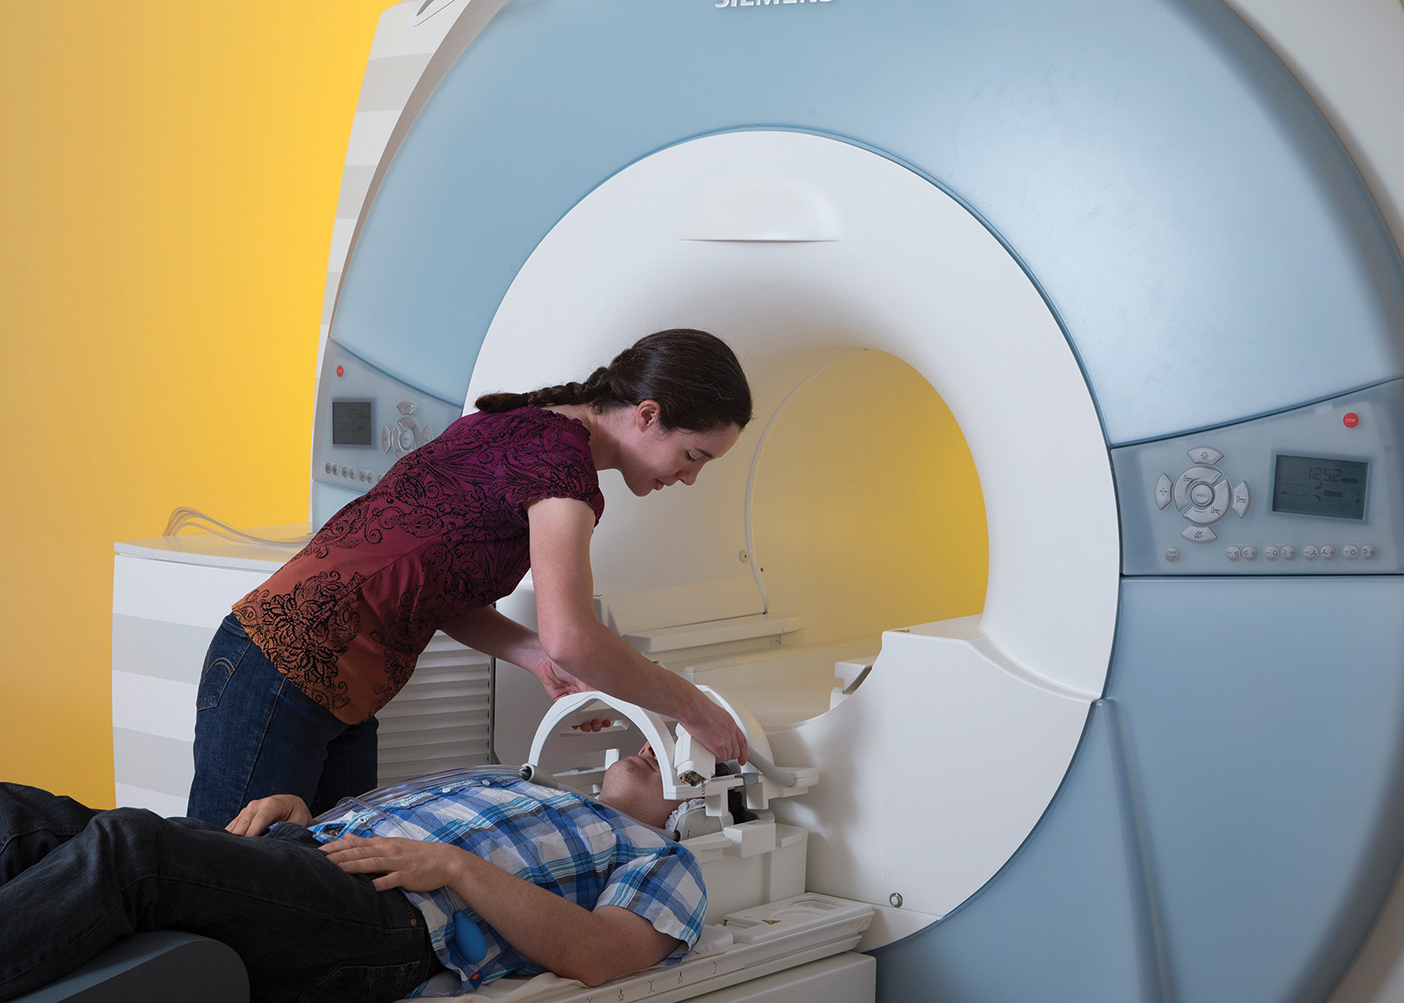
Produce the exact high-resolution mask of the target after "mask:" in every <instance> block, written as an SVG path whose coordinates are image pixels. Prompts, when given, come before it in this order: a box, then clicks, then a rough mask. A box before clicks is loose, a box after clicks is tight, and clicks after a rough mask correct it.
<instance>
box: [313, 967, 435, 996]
mask: <svg viewBox="0 0 1404 1003" xmlns="http://www.w3.org/2000/svg"><path fill="white" fill-rule="evenodd" d="M427 969H428V966H427V965H426V964H424V963H423V962H421V961H412V962H410V963H408V964H404V965H341V966H340V967H338V968H337V969H336V971H335V972H333V973H332V974H331V975H330V976H329V977H328V978H327V979H325V980H324V981H322V982H319V983H318V984H317V985H316V986H314V987H313V988H312V989H311V990H309V991H308V992H305V993H303V994H301V995H300V996H298V997H297V999H298V1003H351V1001H353V1000H364V1001H366V1003H371V1001H375V1003H390V1001H392V1000H398V999H402V998H403V997H404V995H405V993H407V992H409V991H410V990H411V989H413V988H414V987H415V986H417V985H419V984H420V983H421V982H423V981H424V980H425V979H426V978H427V977H428V972H427Z"/></svg>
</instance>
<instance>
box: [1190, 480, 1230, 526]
mask: <svg viewBox="0 0 1404 1003" xmlns="http://www.w3.org/2000/svg"><path fill="white" fill-rule="evenodd" d="M1206 494H1207V495H1208V497H1207V498H1205V500H1204V502H1203V503H1202V504H1195V505H1191V506H1190V507H1189V508H1187V509H1185V510H1184V512H1183V513H1181V514H1182V515H1184V517H1185V518H1186V519H1188V520H1189V521H1190V522H1194V523H1198V524H1199V525H1201V526H1203V525H1207V524H1208V523H1211V522H1218V521H1219V520H1220V519H1222V518H1223V517H1224V516H1225V515H1226V514H1227V513H1228V504H1229V486H1228V481H1227V480H1222V481H1220V482H1219V483H1218V484H1216V485H1214V488H1213V490H1210V488H1209V485H1207V484H1205V483H1204V482H1203V481H1197V482H1196V483H1195V485H1194V487H1193V488H1191V489H1190V496H1191V500H1192V501H1196V502H1197V501H1198V498H1204V496H1205V495H1206Z"/></svg>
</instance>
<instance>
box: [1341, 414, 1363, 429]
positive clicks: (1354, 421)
mask: <svg viewBox="0 0 1404 1003" xmlns="http://www.w3.org/2000/svg"><path fill="white" fill-rule="evenodd" d="M1341 424H1343V425H1345V427H1346V428H1354V427H1355V426H1356V425H1359V424H1360V415H1358V414H1356V413H1355V412H1354V411H1347V412H1346V414H1345V417H1343V418H1342V419H1341Z"/></svg>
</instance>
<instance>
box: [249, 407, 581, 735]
mask: <svg viewBox="0 0 1404 1003" xmlns="http://www.w3.org/2000/svg"><path fill="white" fill-rule="evenodd" d="M589 441H590V433H589V431H588V430H587V429H586V428H585V426H584V425H582V424H581V423H580V422H578V421H576V420H575V419H573V418H566V417H564V416H563V415H559V414H556V413H555V412H552V411H544V410H541V409H538V408H534V407H522V408H517V409H516V410H515V411H508V412H506V413H504V414H484V413H481V412H479V413H475V414H470V415H465V416H464V417H462V418H460V419H458V420H457V421H455V422H454V423H453V424H452V425H450V426H449V427H448V428H447V429H445V430H444V432H443V433H442V434H441V435H439V437H438V438H437V439H434V440H433V441H431V442H429V443H426V444H425V445H424V446H421V447H420V448H419V449H416V450H415V451H414V452H412V453H409V454H408V455H406V456H405V457H403V458H402V459H401V460H400V461H399V462H398V463H396V464H395V465H394V466H393V467H391V468H390V471H389V473H387V474H386V475H385V476H384V477H383V478H382V479H381V480H380V482H379V483H377V484H376V485H375V487H373V488H371V489H370V490H369V491H368V492H366V493H365V494H364V495H362V496H361V497H360V498H357V499H356V500H355V501H353V502H350V503H349V504H347V506H346V507H345V508H343V509H342V510H341V511H340V512H338V513H337V514H336V515H335V516H333V517H332V518H331V520H330V521H329V522H328V523H327V524H326V525H325V526H323V527H322V529H321V531H320V532H318V533H317V535H316V536H314V537H313V538H312V541H311V542H310V543H308V544H307V546H306V547H304V548H303V549H302V551H301V552H300V553H298V555H297V556H296V557H294V558H293V559H292V560H290V561H288V563H287V564H285V565H283V567H282V568H280V569H279V570H278V571H277V572H276V573H275V574H274V575H273V577H272V578H270V579H268V581H266V582H264V583H263V585H262V586H260V587H259V588H257V589H254V591H252V592H250V593H249V594H248V595H246V596H245V597H244V598H243V599H240V600H239V601H238V602H237V603H235V604H234V607H233V608H234V614H235V615H236V616H237V617H238V618H239V622H240V623H242V624H243V625H244V629H245V630H246V631H248V633H249V636H250V637H251V638H252V639H253V641H254V643H255V644H257V645H258V647H259V649H260V650H261V651H262V652H263V653H264V654H265V655H267V656H268V659H269V660H270V661H271V662H272V663H273V664H274V666H276V667H277V669H278V671H279V672H281V673H283V674H284V675H285V676H287V677H288V679H290V680H291V681H292V682H293V683H294V684H296V686H297V687H298V689H300V690H302V692H304V693H306V694H307V695H308V696H309V697H311V698H312V699H313V700H315V701H317V703H319V704H321V705H322V706H323V707H325V708H326V709H327V710H329V711H331V712H332V713H333V714H335V715H336V716H337V717H338V718H340V719H341V720H342V721H345V722H347V723H348V724H354V723H356V722H359V721H364V720H365V719H366V718H368V717H370V716H371V715H372V714H374V713H375V712H376V711H378V710H379V709H380V708H381V707H384V706H385V704H387V703H388V702H389V701H390V698H391V697H393V696H394V695H395V694H396V693H398V692H399V691H400V688H401V687H402V686H404V685H405V682H406V681H407V680H408V679H409V677H410V673H412V672H413V671H414V665H415V662H416V660H418V658H419V654H420V652H422V651H423V650H424V648H425V646H426V645H427V644H428V643H429V639H430V638H431V637H432V636H433V634H434V631H436V630H438V629H439V628H440V627H442V626H443V625H444V624H446V623H452V622H453V621H454V620H456V619H457V618H459V617H461V616H462V615H463V614H465V613H467V612H468V611H469V610H473V609H477V608H479V607H481V606H486V605H488V604H489V603H492V602H495V601H496V600H498V599H500V598H502V597H503V596H505V595H507V594H509V593H510V592H511V591H512V590H513V589H515V588H516V587H517V583H518V582H520V581H521V580H522V576H523V575H525V574H526V572H527V568H528V567H529V566H530V563H531V554H530V550H529V545H530V544H529V537H528V527H527V516H526V510H525V505H526V504H527V503H528V502H531V501H534V500H536V499H538V498H579V499H580V500H581V501H584V502H587V503H588V504H589V505H590V507H591V508H593V509H594V510H595V522H596V523H598V522H599V519H600V516H601V515H602V514H603V513H604V496H603V495H602V494H600V485H599V480H598V477H597V475H596V471H595V462H594V459H593V458H592V457H591V455H590V445H589Z"/></svg>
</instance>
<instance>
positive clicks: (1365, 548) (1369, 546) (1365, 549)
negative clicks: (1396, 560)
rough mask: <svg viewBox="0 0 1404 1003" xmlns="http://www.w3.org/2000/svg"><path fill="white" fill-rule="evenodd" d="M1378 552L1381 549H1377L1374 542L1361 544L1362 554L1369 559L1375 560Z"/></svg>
mask: <svg viewBox="0 0 1404 1003" xmlns="http://www.w3.org/2000/svg"><path fill="white" fill-rule="evenodd" d="M1378 553H1379V551H1377V550H1376V549H1375V545H1374V544H1373V543H1364V544H1361V546H1360V556H1361V557H1362V558H1364V559H1365V560H1367V561H1373V560H1374V559H1375V555H1376V554H1378Z"/></svg>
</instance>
